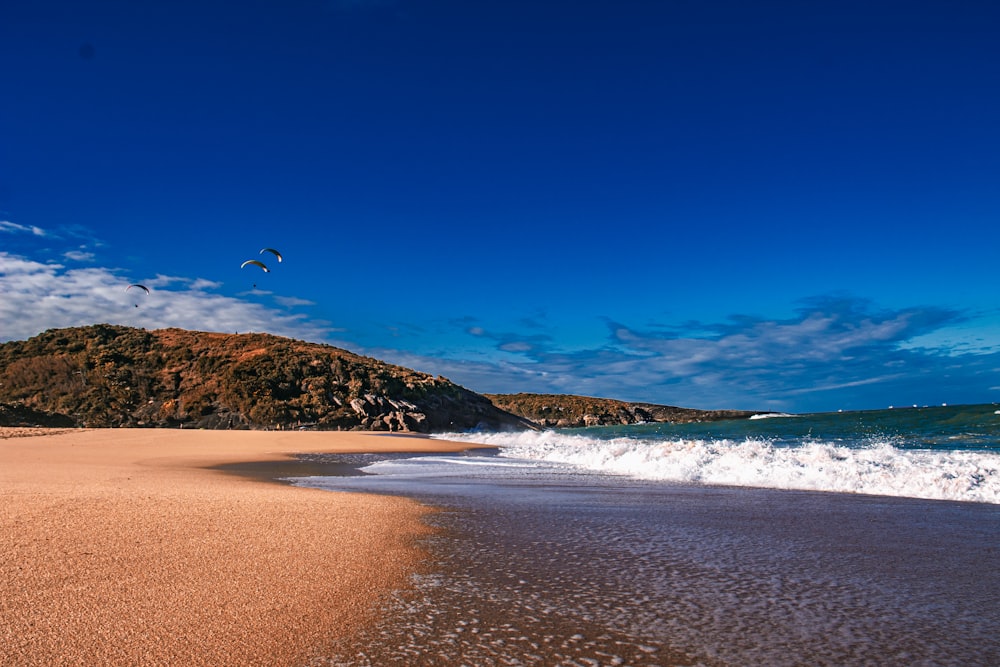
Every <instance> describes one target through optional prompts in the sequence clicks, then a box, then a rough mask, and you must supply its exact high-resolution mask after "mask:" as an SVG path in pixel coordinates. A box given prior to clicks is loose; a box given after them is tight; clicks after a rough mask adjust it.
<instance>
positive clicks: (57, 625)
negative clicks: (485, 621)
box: [0, 429, 467, 666]
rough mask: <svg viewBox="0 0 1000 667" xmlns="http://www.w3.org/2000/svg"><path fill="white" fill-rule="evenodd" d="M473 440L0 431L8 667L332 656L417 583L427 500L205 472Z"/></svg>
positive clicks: (0, 558)
mask: <svg viewBox="0 0 1000 667" xmlns="http://www.w3.org/2000/svg"><path fill="white" fill-rule="evenodd" d="M18 436H24V437H18ZM466 447H467V445H463V444H457V443H447V442H443V441H439V440H429V439H423V438H407V437H388V436H382V435H376V434H370V433H339V432H338V433H332V432H322V433H320V432H305V433H302V432H297V433H291V432H262V431H184V430H158V429H95V430H61V431H52V430H45V429H0V545H2V547H0V665H46V666H54V665H191V666H194V665H214V666H219V665H268V666H270V665H294V664H302V663H304V662H306V661H307V660H308V659H309V658H310V656H314V655H322V652H323V649H324V647H325V646H326V645H328V644H329V643H330V641H331V640H332V639H343V638H346V637H349V636H350V635H351V634H352V633H353V632H355V631H357V630H358V629H360V628H361V627H362V626H363V625H364V624H366V623H369V622H370V621H371V620H372V615H373V614H374V610H375V608H376V605H377V603H378V602H379V600H380V599H381V598H382V597H383V596H385V595H387V594H388V593H390V592H391V591H392V590H394V589H398V588H401V587H404V586H406V585H407V584H408V575H409V574H410V573H411V572H412V571H413V570H414V568H415V567H416V566H417V564H418V562H419V559H420V556H421V554H420V552H419V550H418V549H417V548H416V547H415V544H414V538H415V537H417V536H418V535H421V534H423V533H425V532H426V531H427V530H428V529H427V528H426V527H425V526H424V524H422V523H421V522H420V517H421V516H422V515H423V514H424V513H425V512H427V511H429V510H428V509H427V508H425V507H422V506H420V505H419V504H418V503H416V502H413V501H410V500H407V499H402V498H388V497H382V496H372V495H364V494H346V493H331V492H326V491H318V490H314V489H304V488H295V487H290V486H282V485H278V484H262V483H260V482H254V481H252V480H249V479H244V478H240V477H236V476H232V475H227V474H224V473H221V472H218V471H214V470H209V469H207V468H208V467H209V466H213V465H219V464H225V463H235V462H245V461H262V460H280V459H282V458H286V457H287V456H288V455H290V454H294V453H303V452H345V453H346V452H389V451H407V452H410V451H445V450H449V449H450V450H458V449H464V448H466Z"/></svg>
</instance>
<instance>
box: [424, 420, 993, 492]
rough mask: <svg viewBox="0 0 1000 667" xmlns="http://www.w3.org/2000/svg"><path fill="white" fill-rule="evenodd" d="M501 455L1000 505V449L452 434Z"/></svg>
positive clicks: (660, 475) (646, 475) (592, 467)
mask: <svg viewBox="0 0 1000 667" xmlns="http://www.w3.org/2000/svg"><path fill="white" fill-rule="evenodd" d="M439 437H442V438H445V439H448V440H459V441H463V442H470V443H471V442H475V443H479V444H487V445H492V446H496V447H498V448H499V449H500V454H499V455H500V456H501V457H504V458H510V459H517V460H521V461H538V462H546V463H550V464H561V465H570V466H573V467H575V468H577V469H578V470H580V471H589V472H591V473H600V474H612V475H624V476H628V477H631V478H635V479H643V480H659V481H667V482H678V483H694V484H710V485H724V486H743V487H761V488H773V489H796V490H810V491H831V492H838V493H863V494H873V495H885V496H900V497H911V498H925V499H933V500H953V501H968V502H980V503H994V504H997V503H1000V454H998V453H996V452H989V451H937V450H920V449H900V448H898V447H896V446H895V445H894V444H893V443H892V442H890V441H887V440H877V439H876V440H872V441H870V442H868V443H867V444H865V445H864V446H857V445H854V446H845V445H843V444H839V443H834V442H824V441H816V440H812V441H803V442H802V443H801V444H798V445H796V446H776V445H774V444H772V442H770V441H768V440H766V439H759V438H747V439H744V440H729V439H718V440H708V439H670V440H660V439H634V438H612V439H598V438H594V437H589V436H586V435H577V434H568V433H560V432H555V431H543V432H527V433H495V434H481V433H477V434H449V435H444V436H439Z"/></svg>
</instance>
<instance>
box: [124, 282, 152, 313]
mask: <svg viewBox="0 0 1000 667" xmlns="http://www.w3.org/2000/svg"><path fill="white" fill-rule="evenodd" d="M133 287H134V288H136V289H141V290H142V291H143V292H145V293H146V294H149V288H148V287H146V286H145V285H140V284H139V283H132V284H131V285H129V286H128V287H126V288H125V291H126V292H128V291H129V290H130V289H132V288H133ZM132 305H134V306H135V307H136V308H138V307H139V304H137V303H135V304H132Z"/></svg>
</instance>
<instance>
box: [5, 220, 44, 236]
mask: <svg viewBox="0 0 1000 667" xmlns="http://www.w3.org/2000/svg"><path fill="white" fill-rule="evenodd" d="M0 232H7V233H8V234H33V235H34V236H46V233H45V230H44V229H42V228H41V227H35V226H33V225H32V226H28V225H19V224H17V223H16V222H11V221H10V220H0Z"/></svg>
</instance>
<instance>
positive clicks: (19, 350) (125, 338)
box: [0, 324, 530, 433]
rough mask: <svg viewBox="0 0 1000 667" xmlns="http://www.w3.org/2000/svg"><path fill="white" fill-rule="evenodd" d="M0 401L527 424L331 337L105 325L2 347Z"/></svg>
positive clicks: (439, 426) (181, 414)
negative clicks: (308, 339)
mask: <svg viewBox="0 0 1000 667" xmlns="http://www.w3.org/2000/svg"><path fill="white" fill-rule="evenodd" d="M0 404H6V405H7V406H8V408H9V409H13V408H11V407H10V406H18V409H22V410H23V409H28V410H32V411H36V412H37V413H55V415H56V416H59V415H63V416H65V417H67V418H69V419H70V420H71V421H72V422H73V423H75V424H76V425H79V426H90V427H117V426H148V427H154V426H156V427H191V428H318V429H365V430H377V431H414V432H424V433H426V432H435V431H437V432H440V431H462V430H468V429H473V428H486V429H491V430H496V429H503V428H526V427H530V425H529V424H527V423H525V422H524V421H523V420H521V419H520V418H517V417H515V416H513V415H510V414H508V413H505V412H503V411H502V410H499V409H497V408H496V407H495V406H494V405H493V404H492V403H490V401H489V400H488V399H486V398H485V397H483V396H480V395H479V394H475V393H473V392H471V391H469V390H467V389H465V388H463V387H460V386H458V385H456V384H454V383H452V382H450V381H448V380H446V379H445V378H442V377H433V376H431V375H427V374H425V373H420V372H417V371H413V370H410V369H407V368H403V367H400V366H394V365H392V364H387V363H384V362H381V361H378V360H377V359H372V358H369V357H363V356H360V355H357V354H353V353H351V352H348V351H346V350H342V349H339V348H335V347H332V346H329V345H320V344H315V343H305V342H302V341H296V340H292V339H288V338H281V337H278V336H272V335H269V334H221V333H206V332H195V331H185V330H181V329H162V330H157V331H146V330H143V329H134V328H129V327H122V326H113V325H108V324H98V325H93V326H87V327H75V328H69V329H53V330H49V331H46V332H44V333H42V334H39V335H38V336H35V337H33V338H30V339H28V340H26V341H12V342H8V343H4V344H2V345H0ZM32 414H35V413H32ZM50 416H51V415H50Z"/></svg>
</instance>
